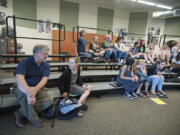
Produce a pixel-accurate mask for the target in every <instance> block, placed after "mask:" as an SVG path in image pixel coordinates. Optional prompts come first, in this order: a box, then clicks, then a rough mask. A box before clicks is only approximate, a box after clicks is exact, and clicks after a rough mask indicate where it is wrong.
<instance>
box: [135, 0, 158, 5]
mask: <svg viewBox="0 0 180 135" xmlns="http://www.w3.org/2000/svg"><path fill="white" fill-rule="evenodd" d="M137 2H138V3H142V4H146V5H150V6H155V5H156V4H155V3H153V2H147V1H143V0H138V1H137Z"/></svg>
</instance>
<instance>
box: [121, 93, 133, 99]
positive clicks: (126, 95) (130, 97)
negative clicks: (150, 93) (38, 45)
mask: <svg viewBox="0 0 180 135" xmlns="http://www.w3.org/2000/svg"><path fill="white" fill-rule="evenodd" d="M123 97H125V98H127V99H135V98H134V97H133V96H131V95H130V94H124V95H123Z"/></svg>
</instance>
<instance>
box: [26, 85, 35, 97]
mask: <svg viewBox="0 0 180 135" xmlns="http://www.w3.org/2000/svg"><path fill="white" fill-rule="evenodd" d="M36 94H37V91H36V89H35V87H29V88H28V89H27V96H30V97H35V96H36Z"/></svg>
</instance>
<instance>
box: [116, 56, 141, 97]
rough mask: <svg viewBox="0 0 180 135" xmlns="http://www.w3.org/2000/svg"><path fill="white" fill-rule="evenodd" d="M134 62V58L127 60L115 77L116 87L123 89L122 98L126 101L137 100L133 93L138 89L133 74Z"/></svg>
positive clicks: (135, 77) (136, 80)
mask: <svg viewBox="0 0 180 135" xmlns="http://www.w3.org/2000/svg"><path fill="white" fill-rule="evenodd" d="M134 61H135V59H134V58H131V57H129V58H127V60H126V65H123V67H122V68H121V70H120V72H119V75H118V76H117V86H122V87H123V88H124V89H125V93H124V95H123V96H124V97H125V98H127V99H135V98H137V95H136V94H135V92H134V91H135V90H136V89H137V87H138V77H137V76H136V75H135V74H134V72H133V64H134Z"/></svg>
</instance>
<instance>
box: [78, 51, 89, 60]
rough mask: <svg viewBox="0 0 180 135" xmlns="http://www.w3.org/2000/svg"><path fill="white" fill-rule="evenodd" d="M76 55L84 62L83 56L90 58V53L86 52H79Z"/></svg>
mask: <svg viewBox="0 0 180 135" xmlns="http://www.w3.org/2000/svg"><path fill="white" fill-rule="evenodd" d="M78 55H79V56H80V59H81V62H85V61H86V60H85V58H91V57H92V56H91V54H89V53H87V52H79V53H78Z"/></svg>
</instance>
